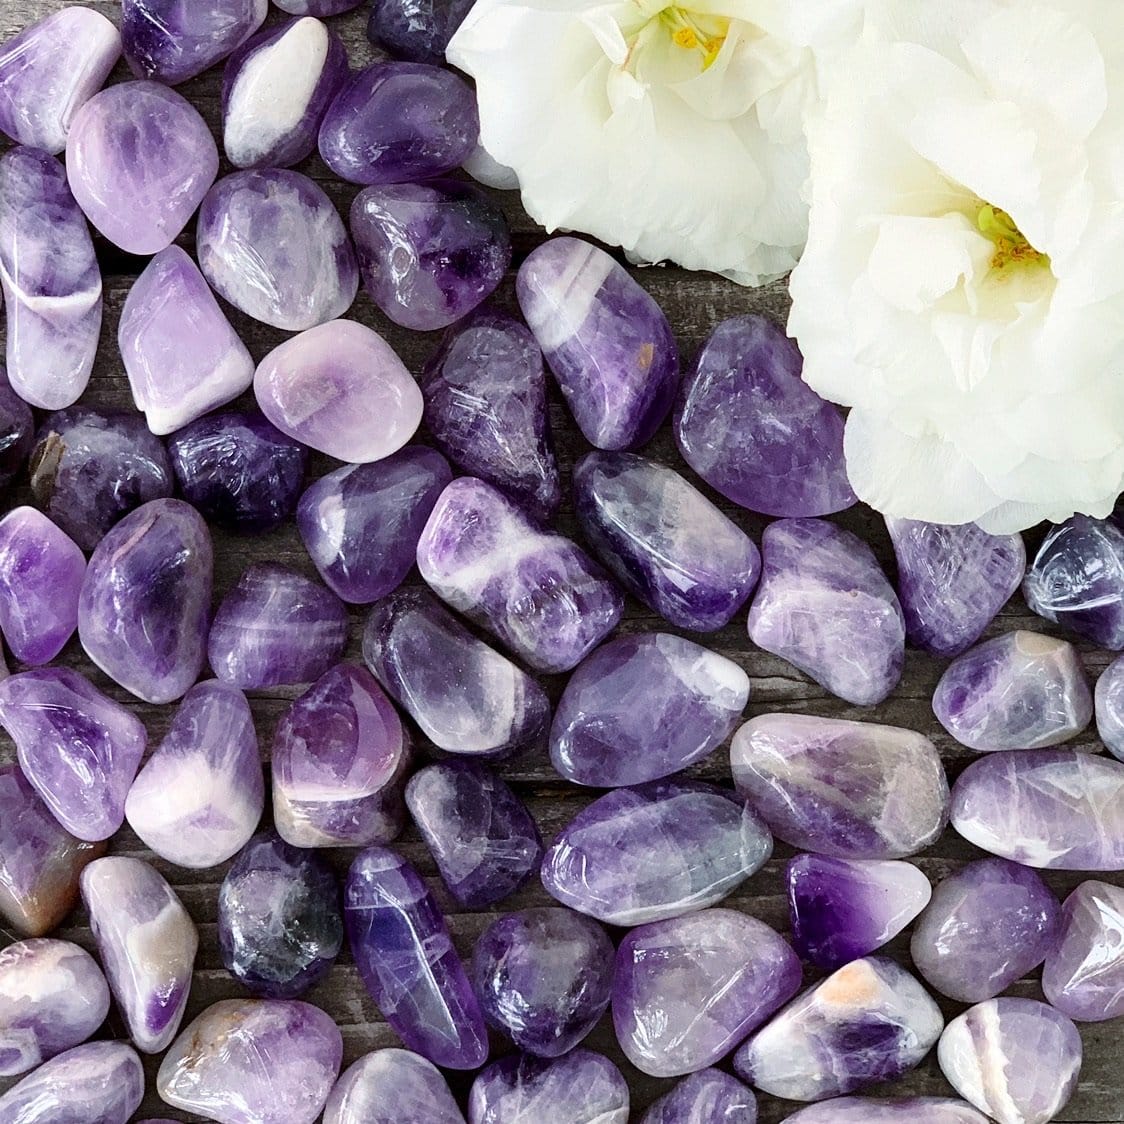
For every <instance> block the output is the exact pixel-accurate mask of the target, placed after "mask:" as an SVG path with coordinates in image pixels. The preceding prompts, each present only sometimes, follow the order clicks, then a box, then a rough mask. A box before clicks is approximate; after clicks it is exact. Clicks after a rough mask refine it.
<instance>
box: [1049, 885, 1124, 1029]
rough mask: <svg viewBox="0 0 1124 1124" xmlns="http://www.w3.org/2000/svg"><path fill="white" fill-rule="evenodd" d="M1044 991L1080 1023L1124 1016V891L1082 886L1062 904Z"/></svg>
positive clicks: (1062, 1009) (1063, 1011)
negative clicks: (1059, 922) (1056, 937)
mask: <svg viewBox="0 0 1124 1124" xmlns="http://www.w3.org/2000/svg"><path fill="white" fill-rule="evenodd" d="M1042 990H1043V991H1044V992H1045V993H1046V998H1047V999H1049V1001H1050V1002H1051V1003H1052V1004H1053V1005H1054V1006H1055V1007H1057V1009H1058V1010H1059V1011H1061V1012H1062V1013H1063V1014H1066V1015H1068V1016H1069V1017H1070V1018H1071V1019H1077V1020H1078V1021H1080V1022H1102V1021H1104V1020H1105V1019H1113V1018H1116V1017H1117V1016H1118V1015H1124V888H1122V887H1120V886H1112V885H1110V884H1109V883H1107V882H1094V881H1089V882H1082V883H1081V885H1080V886H1078V887H1077V889H1075V890H1074V891H1073V893H1072V894H1070V895H1069V897H1068V898H1066V900H1065V903H1064V904H1063V906H1062V916H1061V925H1060V928H1059V933H1058V939H1057V941H1056V942H1055V944H1054V946H1053V948H1051V949H1050V951H1049V952H1048V953H1047V955H1046V966H1045V967H1044V968H1043V969H1042Z"/></svg>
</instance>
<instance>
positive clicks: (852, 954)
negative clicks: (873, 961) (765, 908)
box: [785, 855, 933, 971]
mask: <svg viewBox="0 0 1124 1124" xmlns="http://www.w3.org/2000/svg"><path fill="white" fill-rule="evenodd" d="M785 880H786V882H787V885H788V908H789V913H790V914H791V917H792V943H793V945H794V946H795V948H796V951H797V952H799V953H800V955H801V956H802V957H803V958H804V959H805V960H807V961H809V962H810V963H812V964H815V965H816V966H817V967H818V968H825V969H827V970H828V971H833V970H834V969H836V968H840V967H842V966H843V965H844V964H846V963H848V962H849V961H851V960H858V959H859V958H860V957H862V956H868V955H869V954H870V953H872V952H876V951H877V950H878V949H880V948H881V947H882V946H883V945H884V944H886V943H887V942H888V941H891V940H893V939H894V937H896V936H897V935H898V934H899V933H900V932H901V931H902V930H903V929H904V928H905V927H906V926H907V925H908V924H909V923H910V922H911V921H912V920H913V919H914V918H915V917H916V916H917V915H918V914H919V913H920V912H921V911H922V910H923V909H924V908H925V906H926V905H928V903H929V899H930V897H931V896H932V893H933V888H932V886H930V885H929V879H928V878H926V877H925V875H924V874H922V873H921V871H920V870H918V869H917V867H915V866H913V865H912V864H910V863H903V862H893V861H890V862H877V861H862V860H858V859H830V858H825V857H824V856H822V855H797V856H796V857H795V858H794V859H792V860H790V861H789V864H788V867H787V868H786V870H785Z"/></svg>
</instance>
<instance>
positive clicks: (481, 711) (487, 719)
mask: <svg viewBox="0 0 1124 1124" xmlns="http://www.w3.org/2000/svg"><path fill="white" fill-rule="evenodd" d="M363 659H364V660H366V662H367V666H368V667H369V668H370V669H371V671H372V672H374V674H375V676H376V677H377V678H378V680H379V682H380V683H381V684H382V685H383V687H385V688H386V691H387V693H388V694H389V695H390V697H391V698H392V699H394V701H395V702H396V703H398V705H399V706H401V707H402V708H403V709H404V710H406V711H407V713H408V714H409V715H410V717H411V718H413V720H414V721H415V722H416V723H417V724H418V726H419V727H420V728H421V731H422V733H423V734H425V736H426V737H427V738H429V739H430V741H432V742H433V744H434V745H436V746H437V747H438V749H443V750H445V752H447V753H458V754H465V755H470V754H480V755H483V756H487V757H500V756H506V755H508V754H510V753H513V752H515V751H517V750H521V749H524V748H526V747H528V746H530V745H533V744H536V743H537V742H539V741H540V740H541V738H542V735H543V734H544V732H545V730H546V727H547V723H548V722H549V720H550V703H549V702H548V701H547V697H546V695H545V693H544V692H543V689H542V688H541V687H540V686H539V685H538V684H537V683H536V682H535V681H534V680H533V679H532V678H531V677H530V676H529V675H528V674H527V673H526V672H525V671H523V670H522V669H521V668H519V667H516V665H515V664H513V663H512V662H511V660H509V659H508V658H507V657H506V656H503V655H500V653H499V652H497V651H495V649H493V648H490V647H488V645H487V644H485V643H484V642H483V641H482V640H479V639H478V638H477V637H476V636H474V635H473V634H472V633H471V632H469V631H468V629H467V628H465V627H464V625H463V624H461V622H460V621H459V620H457V618H456V617H454V616H453V615H452V613H450V612H449V611H448V610H447V609H446V608H445V607H444V605H442V604H441V603H440V602H439V601H438V600H437V599H436V598H435V597H434V596H433V594H431V593H430V592H429V591H428V590H425V589H399V590H398V591H397V592H396V593H393V594H391V596H390V597H388V598H386V600H384V601H381V602H379V604H378V605H376V606H375V607H374V609H373V610H372V611H371V616H370V619H369V620H368V622H367V627H366V629H365V631H364V633H363Z"/></svg>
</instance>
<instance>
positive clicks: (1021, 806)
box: [952, 749, 1124, 871]
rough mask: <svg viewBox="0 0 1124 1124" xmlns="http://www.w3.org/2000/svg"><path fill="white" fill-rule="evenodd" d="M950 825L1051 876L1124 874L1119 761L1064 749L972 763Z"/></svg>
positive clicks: (1123, 766) (958, 789) (957, 789)
mask: <svg viewBox="0 0 1124 1124" xmlns="http://www.w3.org/2000/svg"><path fill="white" fill-rule="evenodd" d="M952 826H953V827H954V828H956V830H957V831H958V832H959V833H960V834H961V835H962V836H964V838H965V839H967V840H968V842H969V843H974V844H975V845H976V846H977V847H980V848H981V849H982V850H984V851H990V852H991V853H992V854H993V855H999V856H1001V857H1002V858H1006V859H1012V860H1013V861H1014V862H1017V863H1022V864H1024V865H1025V866H1033V867H1039V868H1047V869H1051V870H1117V871H1119V870H1124V763H1122V762H1120V761H1113V760H1111V759H1110V758H1105V757H1094V756H1093V755H1092V754H1089V753H1079V752H1077V751H1076V750H1069V749H1031V750H1025V751H1023V750H1012V751H1011V752H1009V753H997V754H994V755H992V756H990V757H984V758H981V759H980V760H979V761H974V762H973V763H972V764H971V765H969V766H968V768H967V769H965V770H964V772H963V773H961V774H960V776H959V777H958V778H957V780H956V784H955V785H954V787H953V790H952Z"/></svg>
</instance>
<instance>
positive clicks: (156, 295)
mask: <svg viewBox="0 0 1124 1124" xmlns="http://www.w3.org/2000/svg"><path fill="white" fill-rule="evenodd" d="M117 343H118V347H119V348H120V350H121V360H122V362H123V363H124V364H125V373H126V374H127V375H128V376H129V386H130V388H131V390H132V392H133V401H134V402H135V403H136V406H137V409H138V410H140V411H141V412H142V413H143V414H144V415H145V417H146V419H147V420H148V427H149V429H151V430H152V432H153V433H156V434H160V435H163V434H166V433H173V432H174V431H175V430H177V429H180V428H182V427H183V426H185V425H187V423H188V422H190V421H194V420H195V419H196V418H198V417H201V416H202V415H203V414H206V413H209V412H210V411H211V410H213V409H215V407H216V406H222V405H224V404H225V403H227V402H230V401H231V400H232V399H234V398H237V397H238V395H240V394H241V393H242V392H243V391H245V390H248V389H249V387H250V383H252V382H253V380H254V361H253V359H252V358H251V357H250V353H249V351H248V350H247V349H246V345H245V344H244V343H243V342H242V341H241V340H240V339H239V338H238V334H237V332H235V330H234V329H233V328H232V327H231V326H230V321H229V320H227V318H226V315H225V313H224V312H223V310H222V309H221V308H220V307H219V302H218V301H217V300H215V298H214V295H213V294H212V292H211V290H210V287H209V286H208V285H207V282H206V281H205V280H204V278H203V275H202V274H201V273H200V272H199V269H198V267H197V266H196V265H195V262H193V261H192V260H191V258H190V257H188V255H187V254H186V253H185V252H184V251H183V250H181V249H180V248H179V246H169V247H168V248H167V249H166V250H162V251H161V252H160V253H159V254H157V255H156V257H154V258H153V259H152V261H150V262H149V263H148V265H147V266H146V267H145V269H144V272H143V273H142V274H141V275H140V276H139V277H138V278H137V279H136V281H134V282H133V286H132V288H131V289H130V290H129V295H128V296H127V297H126V298H125V307H124V308H123V309H122V310H121V322H120V325H119V327H118V329H117Z"/></svg>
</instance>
